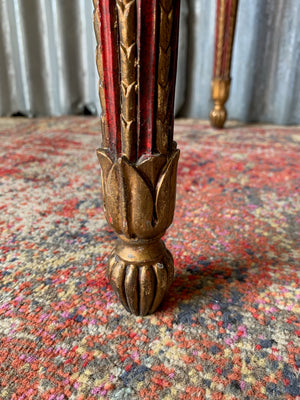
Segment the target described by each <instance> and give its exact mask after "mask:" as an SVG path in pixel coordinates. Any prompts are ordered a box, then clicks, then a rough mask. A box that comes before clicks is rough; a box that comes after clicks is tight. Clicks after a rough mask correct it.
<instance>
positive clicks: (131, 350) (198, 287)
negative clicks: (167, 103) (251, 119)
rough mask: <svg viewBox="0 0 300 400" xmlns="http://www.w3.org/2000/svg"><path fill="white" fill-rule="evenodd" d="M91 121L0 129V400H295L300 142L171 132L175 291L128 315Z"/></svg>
mask: <svg viewBox="0 0 300 400" xmlns="http://www.w3.org/2000/svg"><path fill="white" fill-rule="evenodd" d="M99 130H100V128H99V121H98V119H96V118H85V117H66V118H59V119H40V120H29V119H2V120H0V140H1V142H0V143H1V145H0V400H26V399H45V400H46V399H47V400H63V399H72V400H96V399H104V400H105V399H121V400H123V399H129V400H134V399H143V400H156V399H164V400H167V399H169V400H174V399H179V400H184V399H199V400H200V399H201V400H206V399H211V400H227V399H228V400H240V399H248V400H253V399H255V400H258V399H272V400H273V399H286V400H291V399H297V398H298V399H299V398H300V377H299V368H300V346H299V344H300V314H299V313H300V289H299V277H300V264H299V261H300V260H299V249H300V242H299V231H300V205H299V192H300V162H299V160H300V158H299V155H300V128H295V127H290V128H284V127H274V126H257V125H252V126H242V125H238V124H229V127H228V128H227V129H225V130H223V131H216V130H213V129H211V128H210V127H209V124H208V123H207V122H203V121H202V122H201V121H191V120H181V121H178V122H177V124H176V129H175V131H176V140H177V142H178V146H179V148H180V149H181V158H180V163H179V170H178V186H177V206H176V212H175V217H174V223H173V225H172V226H171V228H170V229H169V230H168V232H167V234H166V236H165V241H166V244H167V246H168V248H169V249H170V250H171V251H172V253H173V256H174V259H175V270H176V275H175V280H174V283H173V285H172V287H171V289H170V291H169V294H168V296H167V298H166V299H165V301H164V303H163V305H162V306H161V307H160V309H159V310H158V312H156V313H155V314H153V315H151V316H148V317H143V318H142V317H135V316H132V315H130V314H129V313H127V311H125V310H124V309H123V308H122V306H121V305H120V304H119V302H118V301H117V299H116V296H115V294H114V293H113V291H112V289H111V287H110V285H109V283H108V281H107V278H106V276H105V268H106V263H107V259H108V254H109V253H110V251H111V250H112V247H113V243H114V239H115V234H114V232H113V231H112V230H111V229H110V228H109V227H108V225H107V224H106V221H105V219H104V216H103V209H102V198H101V190H100V167H99V165H98V162H97V159H96V153H95V150H96V148H97V147H99V145H100V133H99Z"/></svg>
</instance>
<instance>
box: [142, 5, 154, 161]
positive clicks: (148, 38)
mask: <svg viewBox="0 0 300 400" xmlns="http://www.w3.org/2000/svg"><path fill="white" fill-rule="evenodd" d="M137 8H138V12H137V16H138V21H137V22H138V58H139V60H140V62H139V64H138V81H139V93H138V108H139V110H138V130H139V143H138V155H139V156H141V155H142V154H145V153H152V148H153V137H154V135H155V130H156V128H155V91H156V87H155V84H156V65H157V53H156V50H157V38H158V32H157V29H158V26H157V25H158V21H157V2H156V1H153V0H137Z"/></svg>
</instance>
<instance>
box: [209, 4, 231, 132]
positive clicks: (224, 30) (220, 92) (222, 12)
mask: <svg viewBox="0 0 300 400" xmlns="http://www.w3.org/2000/svg"><path fill="white" fill-rule="evenodd" d="M237 7H238V0H217V13H216V35H215V55H214V71H213V79H212V82H211V86H212V99H213V102H214V108H213V109H212V111H211V112H210V115H209V117H210V122H211V124H212V126H213V127H215V128H223V126H224V124H225V121H226V118H227V111H226V108H225V103H226V101H227V100H228V97H229V91H230V68H231V58H232V47H233V40H234V31H235V24H236V15H237Z"/></svg>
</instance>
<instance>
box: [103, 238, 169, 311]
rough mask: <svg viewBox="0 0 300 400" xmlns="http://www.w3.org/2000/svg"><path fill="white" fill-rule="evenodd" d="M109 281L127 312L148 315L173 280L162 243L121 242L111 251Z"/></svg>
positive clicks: (108, 270) (166, 253)
mask: <svg viewBox="0 0 300 400" xmlns="http://www.w3.org/2000/svg"><path fill="white" fill-rule="evenodd" d="M107 274H108V279H109V282H110V284H111V286H112V288H113V290H114V291H115V293H116V294H117V296H118V298H119V300H120V301H121V303H122V304H123V306H124V307H125V308H126V310H127V311H129V312H131V313H132V314H135V315H147V314H152V313H153V312H154V311H155V310H156V309H157V307H158V306H159V305H160V303H161V302H162V300H163V298H164V296H165V294H166V292H167V291H168V289H169V287H170V285H171V283H172V281H173V278H174V262H173V257H172V255H171V253H170V252H169V250H168V249H167V248H166V246H165V245H164V243H163V241H162V240H157V241H155V242H150V243H149V242H144V243H142V242H138V241H137V242H134V241H132V242H130V241H129V242H123V241H122V240H119V241H118V243H117V246H116V248H115V249H114V251H113V252H112V254H111V256H110V259H109V263H108V268H107Z"/></svg>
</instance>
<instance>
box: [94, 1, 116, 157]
mask: <svg viewBox="0 0 300 400" xmlns="http://www.w3.org/2000/svg"><path fill="white" fill-rule="evenodd" d="M98 6H99V11H100V13H99V14H100V38H101V50H102V63H103V75H104V93H105V107H106V118H107V127H108V132H109V147H110V149H111V151H112V153H115V154H120V152H121V139H120V82H119V66H118V53H117V51H116V50H117V41H118V38H117V31H116V8H115V2H114V1H111V0H100V1H99V2H98Z"/></svg>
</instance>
